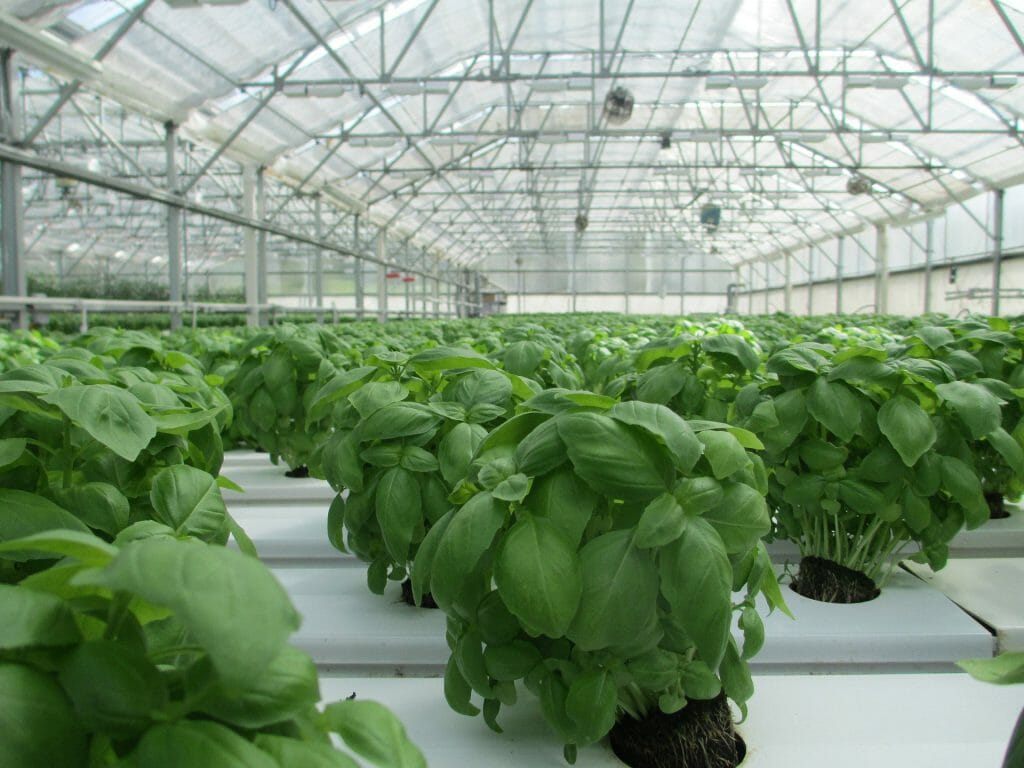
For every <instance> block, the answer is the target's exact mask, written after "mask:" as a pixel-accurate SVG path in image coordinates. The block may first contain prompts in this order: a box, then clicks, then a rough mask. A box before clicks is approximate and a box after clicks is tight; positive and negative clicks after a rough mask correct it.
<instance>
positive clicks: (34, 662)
mask: <svg viewBox="0 0 1024 768" xmlns="http://www.w3.org/2000/svg"><path fill="white" fill-rule="evenodd" d="M80 341H81V344H82V346H78V347H65V348H63V349H59V350H56V351H53V350H51V352H53V353H52V354H51V355H50V356H49V357H48V358H46V359H45V360H44V361H42V362H39V363H33V364H29V365H24V366H21V367H16V368H12V369H10V370H8V371H6V372H4V373H3V374H0V686H2V688H3V691H4V695H3V696H2V697H0V754H2V755H3V759H2V761H0V762H3V763H4V764H5V765H7V764H10V765H17V766H25V767H26V768H51V767H52V766H55V765H59V766H69V767H71V768H74V767H76V766H82V767H83V768H86V767H87V768H101V767H107V766H125V768H128V767H130V766H138V767H139V768H141V767H142V766H145V767H146V768H152V767H154V766H168V767H173V768H185V767H186V766H188V767H189V768H194V767H195V766H224V765H246V766H256V767H257V768H273V767H277V766H286V765H308V766H341V767H344V768H352V767H353V766H356V765H358V763H357V762H356V760H357V759H359V758H365V759H366V761H368V762H369V763H372V764H374V765H380V766H389V767H398V766H423V765H425V762H424V760H423V758H422V755H421V754H420V753H419V751H418V750H417V749H416V748H415V747H414V746H413V745H412V744H411V743H410V742H409V741H408V739H407V738H406V736H405V733H404V729H403V728H402V726H401V724H400V723H399V722H398V721H397V720H396V719H395V717H394V715H393V714H391V713H390V712H389V711H388V710H386V709H385V708H384V707H382V706H380V705H378V704H376V703H374V702H371V701H362V700H358V699H355V700H351V701H349V700H346V701H340V702H335V703H332V704H328V705H326V706H321V704H320V692H319V685H318V677H317V671H316V668H315V666H314V664H313V662H312V660H311V659H310V658H309V657H308V656H307V655H306V654H305V653H303V652H301V651H299V650H297V649H296V648H294V647H292V646H290V645H289V644H288V640H289V637H290V636H291V634H292V633H293V632H294V631H295V629H297V628H298V626H299V616H298V615H297V614H296V612H295V610H294V609H293V607H292V606H291V603H290V602H289V600H288V598H287V596H286V594H285V593H284V591H283V589H282V588H281V586H280V585H279V584H278V582H277V581H276V579H274V577H273V576H272V575H271V573H270V572H269V571H268V570H267V569H266V568H265V566H263V565H262V564H261V563H260V562H259V560H258V559H257V558H256V552H255V550H254V548H253V546H252V543H251V542H250V541H249V539H248V537H246V535H245V533H244V531H242V530H241V528H239V527H238V525H237V524H236V523H235V521H234V520H233V519H232V518H231V516H230V514H229V513H228V511H227V509H226V507H225V505H224V501H223V499H222V497H221V493H220V487H219V485H218V480H217V478H216V475H217V474H218V473H219V470H220V466H221V461H222V459H223V447H222V442H221V437H220V435H221V431H222V430H223V429H225V428H226V427H227V426H228V425H229V424H230V422H231V414H232V409H231V404H230V401H229V400H228V398H227V396H226V395H225V394H224V392H223V391H222V390H220V389H219V387H217V386H216V383H217V380H216V377H215V376H210V375H208V374H205V373H204V372H203V368H202V366H201V364H200V363H199V362H198V361H197V360H196V359H195V358H193V357H191V356H189V355H187V354H184V353H182V352H180V351H178V350H174V349H168V348H166V347H165V346H164V345H162V344H160V343H159V341H158V339H156V338H155V337H152V336H150V335H147V334H141V333H127V334H102V333H101V334H96V335H94V336H91V337H87V338H83V339H81V340H80ZM222 482H223V481H222ZM229 536H231V537H234V539H235V541H236V542H237V544H238V549H239V550H240V551H234V550H232V549H228V548H227V547H224V546H222V545H223V544H224V543H225V542H226V541H227V540H228V538H229ZM332 737H340V739H341V740H342V741H343V742H344V744H345V745H346V747H347V749H346V750H338V749H336V747H335V746H334V743H333V742H332Z"/></svg>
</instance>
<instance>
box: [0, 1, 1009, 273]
mask: <svg viewBox="0 0 1024 768" xmlns="http://www.w3.org/2000/svg"><path fill="white" fill-rule="evenodd" d="M0 10H2V11H3V13H4V14H5V16H4V18H3V19H0V27H2V26H4V25H9V23H10V22H11V20H12V19H18V20H21V21H22V22H24V23H25V24H27V25H28V26H29V27H31V28H34V29H35V30H46V31H47V32H48V33H49V34H52V35H54V40H55V43H54V45H55V46H59V47H60V48H61V49H62V50H66V49H70V51H71V52H72V55H71V56H67V57H62V56H57V55H55V54H53V53H52V52H51V51H50V50H49V49H47V50H45V51H44V52H43V53H42V54H33V53H32V52H31V51H29V50H23V55H24V59H23V61H24V62H25V63H27V64H30V65H33V66H37V67H39V68H40V70H34V69H33V70H29V71H28V73H27V74H26V76H25V80H24V89H23V90H24V94H25V95H24V104H23V107H24V111H25V115H24V123H25V131H26V132H27V134H28V136H29V138H30V139H31V141H29V142H25V143H24V144H27V146H29V147H30V148H32V149H34V150H35V151H36V152H37V153H39V154H41V155H43V156H47V157H52V158H54V159H61V160H65V161H69V162H75V161H78V162H82V161H83V158H85V157H86V156H87V154H88V147H87V144H88V143H89V142H93V141H97V140H100V139H106V140H109V141H106V142H105V143H107V144H109V143H110V142H111V141H112V142H114V143H115V144H117V145H119V147H120V149H121V150H122V151H121V152H118V153H117V154H118V155H119V156H120V159H119V160H118V161H117V162H116V163H112V164H111V168H109V169H108V170H110V171H111V172H115V173H116V172H118V171H119V170H120V171H126V172H127V171H131V176H132V177H133V178H134V179H136V180H141V181H142V182H145V183H151V184H153V185H154V186H156V187H162V186H164V184H165V180H164V179H163V178H162V176H163V174H164V170H163V167H162V163H163V162H164V151H165V147H164V144H163V141H162V135H161V133H160V131H159V130H157V129H159V128H160V127H161V125H162V124H163V123H164V122H165V121H171V122H173V123H176V124H178V125H180V129H179V133H180V136H181V137H183V138H185V139H187V140H188V141H189V142H192V143H194V145H195V148H196V149H195V157H194V159H193V164H192V166H191V170H192V175H191V176H190V175H189V173H188V172H186V173H185V174H183V176H182V177H181V178H180V179H179V190H180V191H181V192H183V193H186V194H195V193H196V192H197V191H199V190H205V191H206V194H207V195H208V196H211V197H212V194H213V193H216V191H217V190H216V188H217V187H219V188H220V189H221V190H222V191H223V192H224V197H225V198H231V197H232V196H235V197H237V194H238V189H239V188H240V187H239V182H238V180H237V178H233V177H232V175H231V174H227V175H226V176H223V177H222V178H220V179H215V181H216V184H215V185H214V186H211V185H210V184H209V183H208V179H206V174H207V172H211V173H212V174H214V175H215V174H216V171H217V170H218V169H219V168H220V167H221V165H222V161H223V160H225V159H230V160H233V161H241V162H243V163H248V164H253V165H259V166H265V167H267V168H268V173H269V175H270V176H271V177H272V178H274V179H275V180H276V181H278V182H280V183H281V184H283V185H284V186H285V187H286V188H288V189H290V190H291V194H293V195H298V194H299V193H311V192H321V193H323V194H324V196H325V198H326V199H327V200H328V201H329V202H330V203H331V204H332V205H336V206H340V207H342V208H345V209H348V210H351V211H357V212H359V213H361V214H364V216H365V217H366V219H368V220H369V221H371V222H373V223H375V224H377V225H378V226H381V225H385V224H386V225H387V227H388V231H389V232H390V233H393V234H394V235H395V236H396V237H398V238H400V239H403V240H409V241H410V242H411V243H413V244H414V245H415V246H416V247H419V248H422V249H430V250H431V251H436V252H440V253H443V254H444V255H445V257H446V258H447V259H449V260H451V261H453V262H455V263H458V264H460V265H465V266H477V267H479V268H481V269H483V270H484V271H486V268H487V265H488V263H490V262H491V261H495V260H500V262H501V263H506V262H507V260H508V259H510V258H521V257H523V256H527V257H530V258H533V259H537V260H539V261H540V262H543V260H544V259H545V258H546V257H549V256H550V257H553V256H556V255H557V256H558V257H563V256H564V254H565V252H566V250H567V248H573V249H574V252H575V253H578V254H583V255H584V256H585V255H586V254H594V255H595V256H599V255H600V254H601V253H602V252H607V251H614V250H617V249H621V248H623V247H627V245H628V244H629V243H635V242H636V241H637V240H644V241H645V242H648V243H651V242H654V243H661V244H665V245H668V244H672V245H673V247H677V248H678V247H682V248H684V249H688V250H691V251H693V252H711V253H717V254H719V255H720V257H721V258H723V259H725V260H726V261H728V262H730V263H738V262H741V261H747V260H752V259H762V258H770V257H772V256H774V255H777V254H778V253H781V252H783V251H786V250H790V249H793V248H795V247H799V246H800V245H802V244H806V243H808V242H810V241H815V240H820V239H823V238H828V237H833V236H836V235H838V234H842V233H844V232H854V231H859V230H860V229H863V228H864V227H866V226H871V225H874V224H885V223H897V224H898V223H903V222H908V221H912V220H915V219H918V218H921V217H926V216H929V215H931V214H932V213H933V212H936V211H938V210H941V209H943V208H945V207H948V206H950V205H954V204H956V203H957V202H958V201H963V200H965V199H967V198H969V197H973V196H975V195H977V194H979V193H981V192H983V191H986V190H993V189H1000V188H1005V187H1007V186H1010V185H1013V184H1016V183H1019V182H1020V181H1022V180H1024V141H1022V136H1021V131H1020V128H1021V123H1020V121H1021V116H1022V114H1024V41H1022V38H1021V34H1022V32H1021V29H1022V28H1024V2H1020V1H1019V0H1013V2H1010V1H1008V0H1002V1H1001V2H1000V1H997V0H968V1H965V0H889V1H888V2H883V0H873V1H872V2H863V1H860V2H853V1H851V2H845V1H839V0H832V1H831V2H824V3H823V2H821V0H685V1H683V0H674V1H673V2H664V1H662V2H656V1H655V0H619V1H618V2H611V0H603V2H599V3H580V2H574V1H573V0H543V2H541V1H540V0H514V1H512V2H500V3H499V2H494V0H391V1H389V2H380V1H379V0H377V1H373V2H371V1H370V0H349V1H346V2H322V1H319V0H318V1H316V2H312V1H303V2H294V1H288V0H279V1H278V2H274V1H271V2H269V3H267V2H258V3H257V2H250V3H242V4H231V3H201V2H195V1H194V0H193V1H191V2H190V1H189V0H170V1H168V2H163V1H162V0H161V1H158V2H153V1H152V0H150V1H148V2H139V1H137V0H124V1H123V2H112V1H111V0H101V1H100V2H77V3H54V2H32V1H28V0H26V1H20V2H0ZM2 36H3V35H0V37H2ZM6 42H8V43H12V41H11V40H7V41H6ZM74 54H80V56H74ZM67 58H72V59H74V60H73V61H72V62H71V63H68V62H67V61H66V59H67ZM79 59H81V62H79V61H78V60H79ZM87 59H95V60H97V61H99V62H100V63H99V65H98V66H94V65H89V66H87V64H88V62H87V61H86V60H87ZM74 77H81V78H82V79H83V83H82V86H81V89H80V90H78V89H77V88H76V89H75V92H74V93H73V94H72V95H71V96H69V97H67V98H65V102H68V101H70V102H72V106H73V109H72V108H71V107H69V106H68V105H67V103H65V104H64V105H63V106H62V107H61V109H62V110H63V111H62V113H61V114H62V115H64V118H63V119H62V120H61V121H60V123H59V124H58V123H57V122H56V121H53V120H52V119H50V118H48V117H47V115H48V113H49V112H50V110H51V109H52V104H53V102H54V99H55V94H54V92H53V89H52V87H51V88H50V90H49V91H48V90H47V88H45V87H43V86H44V85H46V84H50V85H51V86H52V85H53V84H54V83H55V82H56V83H61V82H63V83H67V82H68V81H69V78H74ZM618 88H621V89H625V90H622V91H616V90H615V89H618ZM68 90H69V89H68V88H67V87H66V86H65V87H64V89H63V92H62V93H61V94H58V95H59V96H60V97H61V98H64V95H63V93H64V92H67V91H68ZM88 94H96V95H99V96H102V97H104V98H102V99H96V100H95V101H90V100H89V99H86V98H84V95H88ZM609 98H611V99H613V101H616V103H615V104H614V105H612V107H613V108H611V109H609V108H607V107H606V102H607V100H608V99H609ZM108 101H113V102H117V103H119V104H120V105H122V106H123V108H124V109H125V115H126V116H125V118H124V119H123V120H122V124H121V128H120V131H119V133H118V135H117V136H110V135H108V134H109V130H107V129H103V128H102V126H100V130H99V133H102V134H103V135H102V136H100V135H98V130H97V124H98V115H97V110H101V109H102V108H103V107H102V105H103V104H104V103H108ZM627 102H628V103H627ZM108 108H109V107H108ZM627 112H628V113H629V114H628V115H627V114H626V113H627ZM33 126H35V128H33ZM76 142H77V144H76ZM76 146H77V147H78V150H79V151H78V152H77V154H76V151H75V148H76ZM126 156H127V157H128V158H129V159H130V162H128V161H127V160H125V157H126ZM235 176H237V173H236V174H235ZM211 204H212V203H211ZM225 204H226V205H227V204H228V203H225ZM232 204H233V203H232ZM715 209H717V211H718V214H717V216H718V223H717V224H716V223H715V215H716V214H715ZM702 213H703V216H702ZM702 220H703V221H702ZM94 223H96V222H94ZM98 226H103V223H102V222H101V221H100V222H98Z"/></svg>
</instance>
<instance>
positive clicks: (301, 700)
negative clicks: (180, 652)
mask: <svg viewBox="0 0 1024 768" xmlns="http://www.w3.org/2000/svg"><path fill="white" fill-rule="evenodd" d="M211 680H214V681H215V682H214V683H213V685H212V686H211V685H210V682H211ZM193 681H194V685H195V687H196V688H197V689H198V690H199V691H200V694H199V698H198V702H197V704H196V709H197V710H198V711H199V712H203V713H204V714H207V715H210V716H211V717H213V718H216V719H217V720H220V721H221V722H225V723H231V724H232V725H236V726H238V727H239V728H251V729H257V728H265V727H266V726H269V725H273V724H274V723H282V722H285V721H287V720H290V719H291V718H293V717H298V716H301V715H302V714H304V713H305V712H307V711H308V710H309V707H310V706H311V705H313V704H315V703H316V702H317V701H318V700H319V698H320V683H319V678H318V677H317V671H316V665H315V664H314V663H313V660H312V659H311V658H310V657H309V655H308V654H306V653H304V652H303V651H300V650H299V649H298V648H293V647H291V646H288V645H286V646H284V647H283V648H282V649H281V652H280V653H279V654H278V655H277V656H276V657H275V658H274V660H273V661H271V662H270V665H269V666H268V667H266V668H265V669H264V670H263V672H261V673H260V674H259V675H253V676H252V677H251V678H250V679H249V680H247V681H246V682H245V684H243V685H241V686H226V685H224V684H223V683H222V682H220V681H219V680H217V679H216V672H215V671H214V670H213V669H211V668H210V665H209V664H204V663H203V662H202V661H200V662H197V663H196V664H195V665H193V668H191V669H190V670H189V685H190V686H191V685H192V684H193Z"/></svg>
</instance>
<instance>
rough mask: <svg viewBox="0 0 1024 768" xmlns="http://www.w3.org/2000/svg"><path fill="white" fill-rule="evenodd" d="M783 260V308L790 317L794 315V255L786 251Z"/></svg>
mask: <svg viewBox="0 0 1024 768" xmlns="http://www.w3.org/2000/svg"><path fill="white" fill-rule="evenodd" d="M782 258H783V261H782V270H783V272H782V278H783V288H782V301H783V304H782V308H783V309H784V310H785V311H786V314H787V315H790V314H792V313H793V254H792V253H790V252H789V251H786V252H785V253H784V254H783V256H782Z"/></svg>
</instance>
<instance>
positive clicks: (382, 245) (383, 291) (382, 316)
mask: <svg viewBox="0 0 1024 768" xmlns="http://www.w3.org/2000/svg"><path fill="white" fill-rule="evenodd" d="M387 238H388V232H387V230H386V229H381V230H380V231H379V232H378V233H377V322H379V323H385V322H387V319H388V278H387V269H388V268H387V258H388V242H387Z"/></svg>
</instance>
